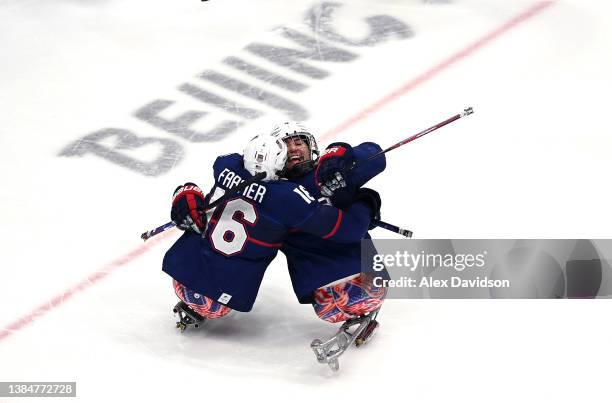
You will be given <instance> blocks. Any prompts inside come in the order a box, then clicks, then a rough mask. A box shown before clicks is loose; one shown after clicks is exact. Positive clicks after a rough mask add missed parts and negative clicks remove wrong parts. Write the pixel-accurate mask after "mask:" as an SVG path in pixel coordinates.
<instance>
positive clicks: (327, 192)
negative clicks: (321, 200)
mask: <svg viewBox="0 0 612 403" xmlns="http://www.w3.org/2000/svg"><path fill="white" fill-rule="evenodd" d="M354 161H355V158H354V156H353V147H351V146H350V145H349V144H347V143H332V144H330V145H329V146H328V147H327V149H326V150H325V152H324V153H323V155H322V156H321V157H320V158H319V161H318V163H317V169H316V170H315V183H316V184H317V186H318V187H319V189H320V190H321V194H322V195H323V196H325V197H329V198H330V200H331V202H332V204H333V205H334V206H336V207H339V208H343V207H346V206H348V205H349V204H350V203H351V202H352V201H353V198H354V197H355V191H356V190H357V189H356V186H355V185H354V184H353V182H352V180H351V177H350V174H349V169H350V168H351V166H353V163H354Z"/></svg>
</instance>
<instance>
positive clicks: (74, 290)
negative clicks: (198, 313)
mask: <svg viewBox="0 0 612 403" xmlns="http://www.w3.org/2000/svg"><path fill="white" fill-rule="evenodd" d="M554 3H555V1H544V2H538V3H536V4H535V5H533V6H531V7H529V8H528V9H527V10H525V11H523V12H522V13H520V14H518V15H517V16H515V17H513V18H512V19H510V20H509V21H507V22H506V23H504V24H502V25H501V26H499V27H498V28H496V29H495V30H493V31H491V32H490V33H488V34H487V35H485V36H483V37H482V38H480V39H478V40H477V41H475V42H474V43H472V44H470V45H468V46H467V47H465V48H463V49H462V50H460V51H458V52H456V53H454V54H453V55H451V56H450V57H448V58H447V59H445V60H443V61H442V62H440V63H438V64H436V65H435V66H433V67H432V68H430V69H429V70H427V71H425V72H424V73H422V74H420V75H419V76H417V77H415V78H413V79H412V80H410V81H408V82H406V83H405V84H404V85H402V86H401V87H399V88H398V89H397V90H395V91H393V92H392V93H390V94H388V95H387V96H385V97H384V98H381V99H380V100H378V101H377V102H375V103H373V104H372V105H370V106H368V107H367V108H365V109H363V110H362V111H360V112H358V113H356V114H355V115H354V116H352V117H351V118H349V119H347V120H346V121H344V122H343V123H341V124H340V125H338V126H336V127H334V128H333V129H331V130H328V131H327V132H326V133H324V134H323V135H322V136H321V138H320V139H321V140H326V139H329V138H330V137H333V136H335V135H337V134H338V133H340V132H342V131H344V130H346V129H348V128H349V127H351V126H353V125H354V124H356V123H357V122H359V121H361V120H363V119H365V118H367V117H368V115H370V114H371V113H374V112H376V111H378V110H379V109H381V108H383V107H384V106H386V105H387V104H388V103H390V102H391V101H393V100H395V99H396V98H399V97H401V96H403V95H406V94H407V93H408V92H410V91H411V90H413V89H414V88H416V87H418V86H419V85H420V84H423V83H425V82H426V81H429V80H431V79H432V78H434V77H435V76H436V75H438V74H439V73H440V72H442V71H443V70H445V69H447V68H449V67H450V66H452V65H453V64H455V63H457V62H459V61H461V60H462V59H465V58H466V57H468V56H471V55H472V54H473V53H474V52H476V51H477V50H479V49H481V48H482V47H483V46H485V45H487V44H489V43H490V42H492V41H493V40H495V39H497V38H499V37H500V36H502V35H503V34H505V33H507V32H508V31H510V30H511V29H512V28H514V27H516V26H518V25H519V24H521V23H522V22H525V21H526V20H528V19H529V18H531V17H533V16H535V15H536V14H538V13H540V12H541V11H543V10H545V9H546V8H547V7H549V6H551V5H553V4H554ZM173 233H174V231H166V232H165V233H163V234H160V235H157V236H156V237H155V238H153V239H151V240H150V241H148V242H147V243H146V244H144V245H142V246H140V247H138V248H136V249H134V250H133V251H132V252H129V253H127V254H126V255H124V256H122V257H120V258H119V259H116V260H114V261H112V262H110V263H109V264H107V265H105V266H104V267H102V268H101V269H100V270H98V271H96V272H94V273H92V274H91V275H89V276H88V277H87V278H85V279H84V280H82V281H81V282H79V283H77V284H75V285H73V286H72V287H70V288H68V289H67V290H66V291H64V292H63V293H61V294H59V295H57V296H56V297H54V298H52V299H51V300H49V301H47V302H46V303H44V304H42V305H40V306H39V307H37V308H35V309H33V310H32V311H31V312H30V313H28V314H26V315H24V316H23V317H21V318H19V319H17V320H16V321H14V322H13V323H10V324H8V325H7V326H5V327H3V328H2V329H0V341H2V340H4V339H6V338H7V337H8V336H10V335H11V334H13V333H14V332H16V331H18V330H20V329H22V328H23V327H25V326H27V325H29V324H30V323H32V322H33V321H34V320H36V319H38V318H39V317H41V316H43V315H45V314H47V313H48V312H49V311H51V310H53V309H55V308H57V307H58V306H60V305H62V304H63V303H64V302H66V301H68V300H69V299H71V298H72V297H74V296H75V295H76V294H78V293H79V292H82V291H84V290H86V289H88V288H89V287H91V286H93V285H94V284H97V283H98V282H99V281H100V280H102V279H104V278H105V277H106V276H108V275H109V274H111V273H112V272H114V271H115V270H117V269H118V268H120V267H122V266H125V265H126V264H128V263H130V262H132V261H133V260H134V259H136V258H137V257H139V256H140V255H142V254H144V253H145V252H147V251H148V250H150V249H151V248H152V247H154V246H155V245H157V244H159V243H160V241H162V240H164V239H166V238H167V237H168V236H170V235H171V234H173Z"/></svg>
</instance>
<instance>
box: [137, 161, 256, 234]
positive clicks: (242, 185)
mask: <svg viewBox="0 0 612 403" xmlns="http://www.w3.org/2000/svg"><path fill="white" fill-rule="evenodd" d="M265 177H266V173H265V172H260V173H258V174H257V175H255V176H253V177H251V178H249V179H247V180H245V181H243V182H242V183H240V184H239V185H238V186H236V187H235V188H233V189H231V190H230V191H229V192H227V193H226V194H225V195H223V196H222V197H220V198H218V199H217V200H215V201H214V202H212V203H210V204H209V205H208V206H206V211H210V210H212V209H214V208H215V207H217V206H218V205H219V204H221V203H224V202H226V201H227V200H228V199H229V198H231V197H234V195H235V194H236V193H240V192H242V191H243V190H244V189H245V188H246V187H247V186H249V185H250V184H251V183H253V182H257V181H258V180H262V179H263V178H265ZM175 226H176V224H175V223H174V222H173V221H170V222H167V223H165V224H164V225H160V226H159V227H157V228H155V229H152V230H150V231H147V232H143V233H142V235H140V237H141V238H142V240H143V241H146V240H147V239H149V238H151V237H152V236H155V235H157V234H160V233H162V232H164V231H166V230H169V229H170V228H173V227H175Z"/></svg>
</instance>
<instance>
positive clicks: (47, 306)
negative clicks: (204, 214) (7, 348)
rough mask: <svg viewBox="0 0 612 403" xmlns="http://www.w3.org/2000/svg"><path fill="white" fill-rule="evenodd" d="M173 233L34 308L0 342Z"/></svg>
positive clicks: (7, 328)
mask: <svg viewBox="0 0 612 403" xmlns="http://www.w3.org/2000/svg"><path fill="white" fill-rule="evenodd" d="M174 232H175V231H166V232H164V233H162V234H159V235H157V236H156V237H155V238H152V239H151V240H149V241H148V242H147V243H146V244H144V245H142V246H140V247H138V248H136V249H134V250H133V251H131V252H129V253H127V254H125V255H123V256H122V257H120V258H118V259H116V260H114V261H112V262H110V263H108V264H106V265H105V266H104V267H102V268H101V269H100V270H98V271H96V272H94V273H92V274H90V275H89V276H87V278H85V279H84V280H82V281H80V282H79V283H77V284H75V285H73V286H72V287H70V288H68V289H67V290H66V291H64V292H63V293H61V294H59V295H57V296H55V297H54V298H52V299H50V300H49V301H47V302H46V303H44V304H42V305H40V306H38V307H37V308H34V309H33V310H32V311H31V312H30V313H28V314H26V315H24V316H23V317H21V318H19V319H18V320H16V321H15V322H13V323H11V324H9V325H7V326H5V327H4V328H2V329H0V341H1V340H3V339H5V338H6V337H8V336H10V335H11V334H12V333H13V332H16V331H18V330H20V329H21V328H23V327H25V326H27V325H29V324H30V323H32V322H33V321H34V320H36V319H37V318H39V317H41V316H43V315H45V314H46V313H47V312H49V311H51V310H53V309H55V308H57V307H58V306H60V305H62V304H63V303H64V302H66V301H68V300H69V299H70V298H72V297H74V296H75V295H76V294H78V293H79V292H81V291H84V290H86V289H88V288H89V287H91V286H93V285H94V284H97V283H98V282H99V281H100V280H102V279H103V278H105V277H106V276H108V275H109V274H111V273H112V272H114V271H115V270H117V269H118V268H120V267H121V266H125V265H126V264H128V263H130V262H131V261H132V260H134V259H136V258H137V257H139V256H140V255H142V254H144V253H145V252H147V251H148V250H150V249H151V248H152V247H154V246H155V245H157V244H159V243H160V241H162V240H164V239H165V238H167V237H168V236H170V235H172V234H173V233H174Z"/></svg>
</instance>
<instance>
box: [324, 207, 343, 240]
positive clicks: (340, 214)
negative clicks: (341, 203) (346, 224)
mask: <svg viewBox="0 0 612 403" xmlns="http://www.w3.org/2000/svg"><path fill="white" fill-rule="evenodd" d="M342 215H343V213H342V210H338V219H337V220H336V225H334V228H333V229H332V230H331V232H330V233H329V234H327V235H325V236H324V237H323V238H322V239H327V238H329V237H332V236H334V235H335V234H336V232H338V228H340V223H341V222H342Z"/></svg>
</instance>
